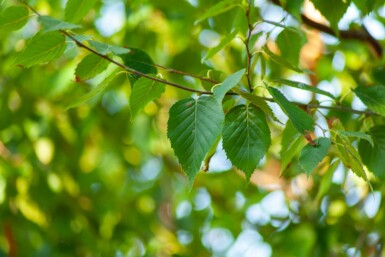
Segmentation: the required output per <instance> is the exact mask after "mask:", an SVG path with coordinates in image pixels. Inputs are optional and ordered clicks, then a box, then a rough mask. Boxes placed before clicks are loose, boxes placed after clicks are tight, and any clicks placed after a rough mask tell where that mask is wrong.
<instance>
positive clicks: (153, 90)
mask: <svg viewBox="0 0 385 257" xmlns="http://www.w3.org/2000/svg"><path fill="white" fill-rule="evenodd" d="M165 89H166V86H165V85H164V84H163V83H159V82H157V81H154V80H150V79H148V78H140V79H139V80H138V81H137V82H136V83H135V86H134V87H133V88H132V90H131V95H130V110H131V119H134V118H135V116H136V115H137V114H138V113H139V112H140V111H141V110H142V109H143V108H144V107H145V106H146V104H148V103H149V102H151V101H153V100H155V99H157V98H159V97H160V96H161V95H162V94H163V92H164V90H165Z"/></svg>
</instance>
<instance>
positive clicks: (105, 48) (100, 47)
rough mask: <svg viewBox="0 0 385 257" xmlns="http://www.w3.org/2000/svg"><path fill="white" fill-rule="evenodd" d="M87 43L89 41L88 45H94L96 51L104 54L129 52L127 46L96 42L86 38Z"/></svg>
mask: <svg viewBox="0 0 385 257" xmlns="http://www.w3.org/2000/svg"><path fill="white" fill-rule="evenodd" d="M88 43H90V45H91V46H92V47H94V48H95V50H96V51H97V52H98V53H100V54H104V55H106V54H109V53H113V54H118V55H119V54H126V53H129V52H130V49H128V48H124V47H120V46H115V45H110V44H104V43H100V42H97V41H94V40H88Z"/></svg>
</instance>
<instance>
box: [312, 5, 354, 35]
mask: <svg viewBox="0 0 385 257" xmlns="http://www.w3.org/2000/svg"><path fill="white" fill-rule="evenodd" d="M310 1H311V2H312V3H313V4H314V7H315V8H316V9H317V10H318V11H320V13H321V14H322V15H323V16H324V17H325V18H326V19H327V20H328V21H329V22H330V26H331V28H332V29H333V30H334V32H336V33H338V22H339V21H340V20H341V18H342V16H344V14H345V13H346V10H347V9H348V7H349V5H350V0H333V5H332V6H331V5H330V2H329V1H325V0H310Z"/></svg>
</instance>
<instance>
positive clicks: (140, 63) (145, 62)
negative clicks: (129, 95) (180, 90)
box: [119, 47, 158, 86]
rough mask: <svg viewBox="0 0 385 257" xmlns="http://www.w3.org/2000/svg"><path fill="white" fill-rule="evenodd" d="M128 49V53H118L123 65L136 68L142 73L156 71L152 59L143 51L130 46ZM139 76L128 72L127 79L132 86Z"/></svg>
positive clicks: (155, 72)
mask: <svg viewBox="0 0 385 257" xmlns="http://www.w3.org/2000/svg"><path fill="white" fill-rule="evenodd" d="M129 50H130V52H129V53H127V54H121V55H119V56H120V57H121V58H122V60H123V62H124V65H126V66H127V67H129V68H130V69H132V70H136V71H139V72H141V73H144V74H157V73H158V70H157V68H156V67H155V64H154V61H153V60H152V59H151V57H150V56H149V55H148V54H147V53H146V52H145V51H143V50H141V49H138V48H133V47H130V48H129ZM139 78H140V76H139V75H136V74H130V76H129V79H130V82H131V86H133V85H134V84H135V82H136V81H137V80H138V79H139Z"/></svg>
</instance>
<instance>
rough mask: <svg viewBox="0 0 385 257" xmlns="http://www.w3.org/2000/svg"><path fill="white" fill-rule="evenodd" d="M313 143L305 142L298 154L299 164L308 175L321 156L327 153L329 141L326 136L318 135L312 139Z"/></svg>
mask: <svg viewBox="0 0 385 257" xmlns="http://www.w3.org/2000/svg"><path fill="white" fill-rule="evenodd" d="M314 142H315V145H314V146H313V145H311V144H307V145H306V146H305V147H304V148H303V149H302V151H301V155H300V156H299V165H300V166H301V168H302V169H303V170H304V171H305V173H306V174H307V175H308V176H309V175H310V173H311V172H312V171H313V170H314V169H315V168H316V167H317V165H318V163H320V162H321V161H322V160H323V158H325V156H326V155H327V153H328V151H329V148H330V146H331V141H330V139H329V138H327V137H320V138H317V139H316V140H314Z"/></svg>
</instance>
